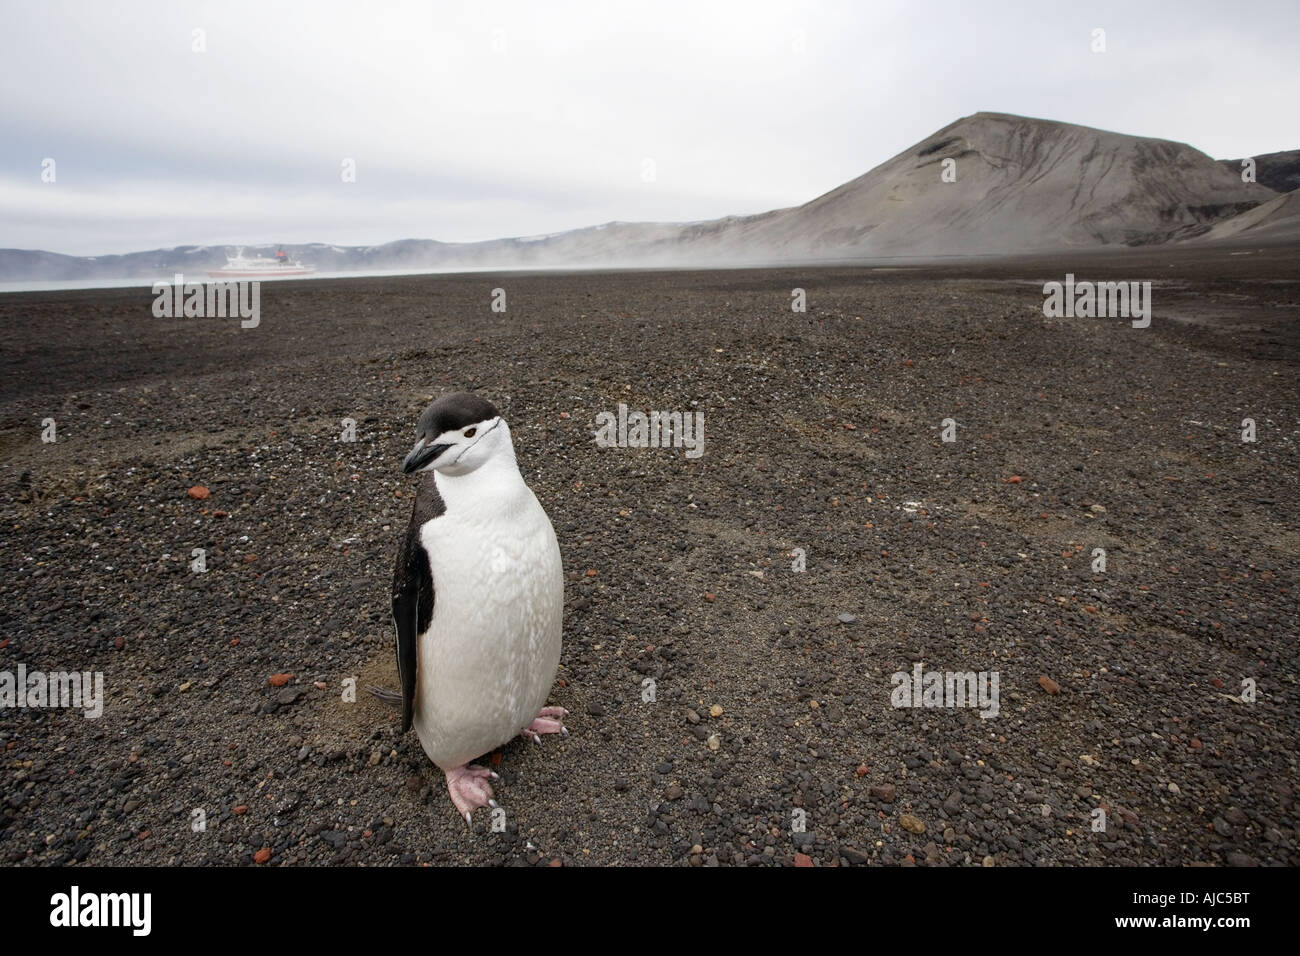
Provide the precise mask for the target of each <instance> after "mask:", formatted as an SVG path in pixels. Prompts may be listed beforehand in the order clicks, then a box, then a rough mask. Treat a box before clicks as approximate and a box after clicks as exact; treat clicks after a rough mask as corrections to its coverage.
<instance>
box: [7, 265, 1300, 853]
mask: <svg viewBox="0 0 1300 956" xmlns="http://www.w3.org/2000/svg"><path fill="white" fill-rule="evenodd" d="M1237 251H1238V252H1240V251H1242V250H1237ZM1067 271H1070V272H1074V273H1075V274H1076V275H1077V276H1078V277H1079V278H1081V279H1083V278H1092V279H1107V280H1113V279H1124V278H1134V279H1153V280H1155V281H1156V285H1155V318H1154V322H1153V324H1152V327H1151V328H1149V329H1146V330H1135V329H1132V328H1131V327H1130V326H1129V324H1128V323H1127V322H1126V321H1123V320H1109V319H1060V320H1050V319H1044V317H1043V315H1042V311H1041V308H1042V302H1043V295H1042V283H1043V282H1044V281H1047V280H1051V279H1055V280H1060V279H1062V278H1063V277H1064V274H1065V273H1066V272H1067ZM1210 277H1216V278H1210ZM494 287H502V288H505V289H506V291H507V294H508V305H509V311H508V312H507V313H506V314H504V315H501V314H495V313H493V312H492V311H491V310H490V308H489V306H490V302H491V290H492V289H493V288H494ZM794 287H802V288H805V289H807V292H808V313H807V314H806V315H795V314H792V313H791V311H790V292H791V289H792V288H794ZM262 291H263V295H262V318H261V325H260V327H258V328H256V329H252V330H243V329H241V328H240V327H239V324H238V322H237V321H236V320H230V319H224V320H223V319H210V320H201V319H188V320H187V319H170V320H169V319H155V318H153V317H152V315H151V308H150V307H151V303H152V295H151V293H150V292H149V290H148V289H139V290H121V289H119V290H106V291H94V292H59V293H53V292H52V293H32V294H10V295H0V341H2V342H3V371H4V375H3V385H2V386H0V387H2V389H3V394H2V395H0V429H2V430H0V441H2V442H3V446H2V447H3V452H4V455H3V459H4V460H3V468H2V470H0V519H2V520H3V524H4V528H5V532H4V546H3V549H0V640H5V641H6V643H5V645H4V646H3V648H2V649H0V670H9V671H14V670H16V668H17V665H18V664H19V663H20V662H22V663H25V664H26V665H27V666H28V667H29V668H36V667H42V668H45V669H69V670H70V669H80V670H102V671H103V672H104V677H105V684H106V705H105V713H104V716H103V717H102V718H101V719H98V720H87V719H84V718H83V717H82V716H81V714H80V713H79V712H70V711H49V710H47V711H34V710H22V711H13V710H7V711H3V712H0V752H2V753H3V774H4V786H3V797H2V803H0V860H3V862H5V863H8V864H15V863H26V864H50V863H67V862H70V861H74V860H75V861H85V862H87V863H104V864H110V863H126V864H137V863H138V864H143V863H152V864H168V863H173V862H181V863H188V864H202V863H221V864H242V863H250V862H252V861H253V859H254V854H256V853H257V852H258V851H259V850H262V849H263V848H269V851H270V863H271V864H292V863H352V864H361V863H364V864H380V865H383V864H394V863H399V862H407V863H409V862H416V861H431V862H469V863H525V862H526V863H538V862H542V863H547V862H550V861H553V860H560V861H563V862H564V863H566V864H585V863H599V864H609V863H653V864H686V863H704V864H711V863H714V862H718V863H723V864H732V863H772V864H791V863H794V862H795V854H796V852H797V851H798V852H802V853H806V854H808V856H810V857H811V859H812V860H813V861H814V862H815V863H817V864H818V865H824V864H835V863H845V862H849V863H862V862H873V863H880V864H900V863H907V862H911V861H913V860H914V861H915V862H916V863H918V864H940V865H960V864H968V865H980V864H981V863H985V864H996V865H999V866H1002V865H1013V864H1024V863H1036V864H1191V863H1203V864H1216V865H1222V864H1248V863H1253V862H1259V863H1271V864H1278V863H1281V864H1295V863H1297V862H1300V855H1298V852H1297V837H1296V830H1295V825H1296V824H1295V820H1296V807H1295V804H1294V793H1293V788H1294V787H1295V785H1296V777H1297V774H1296V734H1297V729H1298V728H1297V714H1296V708H1295V703H1294V701H1295V693H1296V651H1295V648H1296V614H1295V607H1296V588H1297V585H1298V584H1300V581H1298V580H1297V579H1298V577H1300V575H1298V574H1297V551H1298V550H1300V530H1298V529H1297V521H1296V517H1295V511H1294V504H1295V501H1296V499H1297V494H1296V485H1297V463H1298V460H1300V459H1298V456H1297V450H1296V438H1297V432H1298V428H1300V409H1298V408H1297V404H1298V402H1297V387H1296V386H1297V366H1298V364H1300V322H1298V321H1297V320H1298V318H1300V312H1298V310H1300V257H1298V256H1297V255H1296V254H1295V251H1294V250H1285V249H1277V250H1255V251H1254V252H1252V253H1251V254H1248V255H1241V254H1237V255H1231V254H1229V253H1228V252H1227V251H1216V250H1208V251H1207V250H1200V251H1196V252H1190V253H1189V252H1179V253H1171V252H1130V253H1128V254H1127V255H1125V256H1123V257H1104V256H1103V257H1084V256H1079V257H1074V258H1071V259H1069V260H1053V261H1048V260H1042V261H1021V262H1011V263H992V264H974V265H972V264H963V265H952V266H947V267H933V268H924V269H919V268H916V269H894V270H871V269H865V268H861V269H854V268H834V269H811V268H810V269H786V270H754V271H737V272H693V273H682V272H672V273H670V272H651V273H630V274H590V275H582V274H578V275H503V276H489V275H471V276H456V277H408V278H376V279H358V280H336V281H315V282H297V283H283V284H279V285H267V286H265V287H264V288H263V290H262ZM452 388H473V389H481V390H483V391H484V392H486V393H487V394H488V395H489V396H490V397H491V398H492V399H494V400H496V401H497V403H498V404H499V405H501V406H502V407H503V409H504V410H505V411H506V412H507V414H508V416H509V418H510V422H511V426H512V428H513V430H514V434H515V437H516V443H517V450H518V454H519V460H520V464H521V468H522V470H523V472H524V475H525V477H526V478H527V480H528V481H529V482H530V484H531V485H532V486H533V488H534V489H535V490H536V492H537V495H538V497H539V498H540V499H541V501H542V503H543V504H544V506H545V507H546V508H547V510H548V512H549V513H550V516H551V519H552V521H553V523H554V524H555V528H556V531H557V533H558V535H559V539H560V546H561V549H562V550H563V553H564V561H565V567H566V569H567V572H568V575H569V584H568V593H567V615H566V625H565V646H564V655H563V660H562V663H561V668H560V674H559V678H558V683H557V686H556V688H555V690H554V693H553V694H552V696H551V702H552V703H554V704H559V705H563V706H565V707H567V708H568V709H569V710H570V711H571V712H572V713H571V715H570V716H569V718H568V719H567V724H568V727H569V730H570V736H569V737H567V738H563V739H561V738H558V737H547V738H545V739H544V741H543V744H542V746H541V747H537V746H535V745H533V744H531V743H525V742H523V741H516V742H514V743H512V744H510V745H508V746H506V747H505V748H504V749H503V750H502V751H500V753H499V763H498V764H494V766H495V768H496V769H497V771H498V772H499V773H500V774H501V780H500V782H499V783H498V784H497V786H496V795H497V799H498V800H499V801H500V803H501V805H502V806H503V807H504V808H505V810H506V813H507V829H506V831H505V832H504V833H493V832H491V830H490V819H489V816H488V814H487V813H486V812H485V811H479V813H478V814H476V816H475V820H474V826H473V829H472V831H471V830H469V829H467V828H466V826H465V823H464V821H463V820H461V819H460V818H458V817H457V816H456V813H455V811H454V810H453V808H452V806H451V803H450V801H449V800H448V798H447V796H446V793H445V790H444V788H443V783H442V775H441V774H440V773H439V772H438V771H437V770H436V769H435V768H434V767H433V766H432V764H430V763H429V761H428V760H427V758H426V757H425V756H424V754H423V751H422V750H421V749H420V745H419V742H418V741H417V740H416V738H415V736H414V734H407V735H405V736H401V737H399V736H398V735H397V714H396V712H395V711H394V710H392V709H390V708H389V707H387V706H386V705H384V704H382V703H380V702H378V701H375V700H373V699H371V698H369V697H368V696H367V695H366V694H365V693H364V692H363V693H361V694H360V699H359V700H358V702H357V703H355V704H346V703H343V702H342V700H341V688H342V685H343V681H344V680H345V679H346V678H349V677H355V678H357V680H358V683H359V684H360V685H361V686H364V685H366V684H368V683H387V684H394V683H395V668H394V664H393V650H392V629H391V623H390V616H389V598H388V593H389V592H388V588H389V580H390V574H391V570H390V569H391V566H392V557H393V553H394V549H395V547H396V542H397V537H398V533H399V529H401V528H402V527H403V526H404V524H405V522H406V520H407V516H408V513H409V509H410V498H409V497H408V496H409V494H410V493H411V492H412V490H413V488H414V483H413V481H412V480H411V479H407V478H404V477H403V476H402V474H401V470H400V463H401V460H402V456H403V455H404V454H405V453H406V451H407V450H408V448H409V445H410V442H411V440H412V437H413V432H412V429H413V425H414V422H415V418H416V416H417V414H418V412H419V410H420V409H421V408H422V407H423V405H424V404H425V403H426V402H427V401H428V400H429V399H430V397H431V396H432V395H434V394H437V393H439V392H441V391H443V390H447V389H452ZM620 401H622V402H627V403H628V404H629V405H631V406H632V407H633V408H638V407H640V408H653V409H660V410H697V411H702V412H704V414H705V423H706V424H705V446H704V455H703V457H702V458H699V459H697V460H688V459H686V458H685V457H684V455H683V452H682V451H681V450H646V451H641V450H615V449H601V448H597V447H596V446H595V445H594V444H593V441H592V433H593V428H594V419H595V416H596V414H597V413H598V412H600V411H605V410H611V411H612V410H614V409H615V408H616V407H617V404H618V403H619V402H620ZM566 414H567V417H565V416H566ZM46 417H52V418H54V419H55V420H56V421H57V423H58V439H59V440H58V442H57V444H53V445H49V444H43V443H42V442H41V440H40V430H41V420H42V419H44V418H46ZM345 417H351V418H354V419H356V421H357V423H358V426H357V428H358V439H359V440H358V441H357V442H356V443H355V444H347V443H341V442H339V441H337V440H336V439H337V436H338V434H339V432H340V430H341V425H340V420H341V419H343V418H345ZM949 417H951V418H954V419H956V421H957V422H958V426H959V430H958V441H957V442H956V443H955V444H944V443H942V442H941V441H940V435H939V429H940V427H941V422H942V420H943V419H945V418H949ZM1245 417H1251V418H1254V419H1255V420H1256V422H1257V423H1258V429H1259V432H1258V434H1259V440H1258V442H1257V443H1255V444H1246V443H1243V442H1242V441H1241V439H1240V434H1239V426H1240V423H1241V420H1242V419H1243V418H1245ZM850 426H852V427H850ZM1011 476H1020V478H1021V480H1020V481H1019V482H1018V483H1016V482H1010V481H1008V479H1009V478H1010V477H1011ZM199 484H201V485H205V486H207V487H208V488H210V489H211V498H210V499H208V500H206V501H198V500H192V499H191V498H189V497H187V494H186V492H187V489H188V488H190V486H192V485H199ZM399 495H400V496H399ZM796 547H801V548H804V549H806V552H807V571H806V572H805V573H802V574H797V573H793V572H792V571H791V558H790V556H789V554H788V552H789V551H790V550H791V549H792V548H796ZM1096 547H1102V548H1105V549H1106V550H1107V553H1108V569H1107V571H1106V573H1104V574H1094V573H1093V572H1092V571H1091V569H1090V564H1091V560H1092V559H1091V552H1092V549H1093V548H1096ZM193 548H205V549H207V562H208V567H209V570H208V571H207V573H205V574H195V573H191V572H190V571H189V567H188V562H189V556H190V552H191V549H193ZM589 569H590V570H589ZM591 571H594V572H595V573H594V574H591ZM844 612H847V613H849V614H852V615H855V616H856V619H857V620H856V623H851V624H842V623H839V621H838V619H837V618H838V615H840V614H841V613H844ZM236 642H237V643H236ZM118 645H120V646H118ZM918 661H921V662H924V663H925V666H926V669H927V670H928V669H935V670H955V671H964V670H974V671H986V670H988V671H992V670H996V671H998V672H999V675H1000V691H1001V712H1000V713H999V714H998V716H997V717H995V718H992V719H988V720H983V719H981V718H980V717H979V716H978V713H977V712H976V711H975V710H971V709H959V710H936V709H894V708H892V707H891V706H890V691H891V681H890V675H891V674H892V673H893V672H895V671H900V670H903V671H910V670H911V669H912V666H913V664H914V663H915V662H918ZM282 672H283V673H292V674H293V675H295V677H294V678H293V680H292V682H291V683H290V684H289V686H288V688H286V689H277V688H274V687H271V686H269V684H268V678H269V677H270V676H271V675H273V674H277V673H282ZM1042 675H1045V676H1047V677H1050V678H1052V680H1054V681H1056V682H1058V683H1059V685H1060V691H1059V693H1057V694H1048V693H1047V692H1046V691H1045V690H1044V688H1043V687H1042V686H1040V683H1039V677H1040V676H1042ZM647 676H649V677H653V678H654V680H655V681H656V682H657V700H656V702H655V703H643V702H642V699H641V688H642V681H643V679H644V678H645V677H647ZM1247 677H1249V678H1253V679H1254V680H1255V681H1256V682H1257V687H1258V696H1257V699H1256V700H1255V701H1254V702H1253V703H1243V702H1242V701H1241V700H1240V699H1238V695H1240V694H1241V688H1242V680H1243V678H1247ZM318 681H319V682H322V683H323V684H324V687H325V689H323V690H321V689H318V688H317V687H316V686H315V683H316V682H318ZM286 691H287V692H286ZM712 705H718V706H720V707H721V708H722V713H721V716H718V717H711V716H710V715H709V708H710V707H711V706H712ZM688 708H693V709H694V711H695V712H696V713H697V714H698V723H695V722H694V721H693V720H692V719H691V718H690V717H689V716H688V714H687V709H688ZM713 734H716V735H717V740H716V743H717V745H718V746H717V749H716V750H712V749H710V747H709V745H708V743H707V738H708V737H709V736H710V735H713ZM497 757H498V755H493V756H490V757H488V758H485V759H488V760H496V759H497ZM1097 807H1101V808H1106V809H1107V822H1108V825H1107V829H1106V831H1105V832H1093V831H1092V829H1091V826H1090V822H1091V819H1092V816H1091V814H1092V811H1093V809H1094V808H1097ZM200 808H201V809H202V810H204V811H205V813H206V815H207V828H206V831H205V832H194V831H193V830H192V828H191V819H192V813H193V811H194V810H195V809H200ZM796 808H801V809H802V810H803V811H804V812H805V813H806V820H807V830H806V833H796V834H792V833H791V821H792V814H793V811H794V810H795V809H796ZM904 814H908V815H910V816H913V817H916V818H918V819H919V821H920V822H921V823H922V824H923V825H924V831H923V832H920V833H913V832H909V830H908V829H907V828H905V827H904V825H903V815H904ZM907 823H908V824H909V825H910V826H912V827H913V828H914V829H917V827H916V825H915V824H914V823H913V821H912V820H911V819H908V820H907ZM695 844H698V845H699V846H700V847H701V848H702V852H700V851H697V852H696V853H695V854H694V855H693V854H692V847H693V845H695ZM264 855H265V854H264ZM801 862H802V861H801Z"/></svg>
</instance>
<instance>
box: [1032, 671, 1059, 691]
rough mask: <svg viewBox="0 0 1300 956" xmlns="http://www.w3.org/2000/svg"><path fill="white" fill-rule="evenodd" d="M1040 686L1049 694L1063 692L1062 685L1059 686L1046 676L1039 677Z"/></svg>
mask: <svg viewBox="0 0 1300 956" xmlns="http://www.w3.org/2000/svg"><path fill="white" fill-rule="evenodd" d="M1038 686H1039V687H1041V688H1042V689H1043V690H1045V691H1047V692H1048V693H1049V694H1059V693H1060V692H1061V685H1060V684H1058V683H1057V682H1056V681H1054V680H1052V679H1051V678H1050V677H1048V676H1047V675H1046V674H1042V675H1040V676H1039V678H1038Z"/></svg>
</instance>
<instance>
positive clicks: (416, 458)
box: [402, 438, 451, 475]
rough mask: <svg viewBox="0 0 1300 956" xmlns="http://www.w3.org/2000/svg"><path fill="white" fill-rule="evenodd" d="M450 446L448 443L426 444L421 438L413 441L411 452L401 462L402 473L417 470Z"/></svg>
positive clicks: (406, 473)
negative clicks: (413, 445)
mask: <svg viewBox="0 0 1300 956" xmlns="http://www.w3.org/2000/svg"><path fill="white" fill-rule="evenodd" d="M450 447H451V446H450V445H426V444H425V442H424V439H423V438H421V439H420V440H419V441H417V442H416V443H415V447H414V448H412V449H411V453H410V454H409V455H407V456H406V460H405V461H403V462H402V474H405V475H410V474H413V473H414V472H417V471H419V470H420V469H421V468H423V467H424V466H425V465H427V464H428V463H429V462H431V461H433V460H434V459H436V458H437V457H438V456H439V455H441V454H442V453H443V452H444V451H446V450H447V449H448V448H450Z"/></svg>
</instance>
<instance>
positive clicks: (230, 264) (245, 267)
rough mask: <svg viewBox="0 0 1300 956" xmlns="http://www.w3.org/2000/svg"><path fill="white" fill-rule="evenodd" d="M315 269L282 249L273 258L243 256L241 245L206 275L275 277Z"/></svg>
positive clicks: (297, 274) (219, 277)
mask: <svg viewBox="0 0 1300 956" xmlns="http://www.w3.org/2000/svg"><path fill="white" fill-rule="evenodd" d="M315 271H316V268H315V266H305V265H303V264H302V263H301V262H298V261H297V260H295V259H290V258H289V257H288V255H286V254H285V251H284V250H283V249H280V250H279V251H277V252H276V254H275V258H274V259H268V258H267V257H266V256H252V257H249V256H245V255H244V249H243V247H242V246H241V247H239V248H238V249H237V250H235V254H234V255H233V256H229V257H227V259H226V264H225V266H223V267H222V268H220V269H213V270H211V271H209V272H208V276H209V277H210V278H213V279H277V278H279V277H280V276H309V275H311V274H312V273H313V272H315Z"/></svg>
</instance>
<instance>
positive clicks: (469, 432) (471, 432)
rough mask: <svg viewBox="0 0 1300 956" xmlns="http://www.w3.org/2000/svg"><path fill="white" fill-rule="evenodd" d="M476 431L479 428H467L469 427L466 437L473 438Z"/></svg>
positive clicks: (466, 430)
mask: <svg viewBox="0 0 1300 956" xmlns="http://www.w3.org/2000/svg"><path fill="white" fill-rule="evenodd" d="M476 431H478V429H477V428H467V429H465V437H466V438H473V437H474V433H475V432H476Z"/></svg>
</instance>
